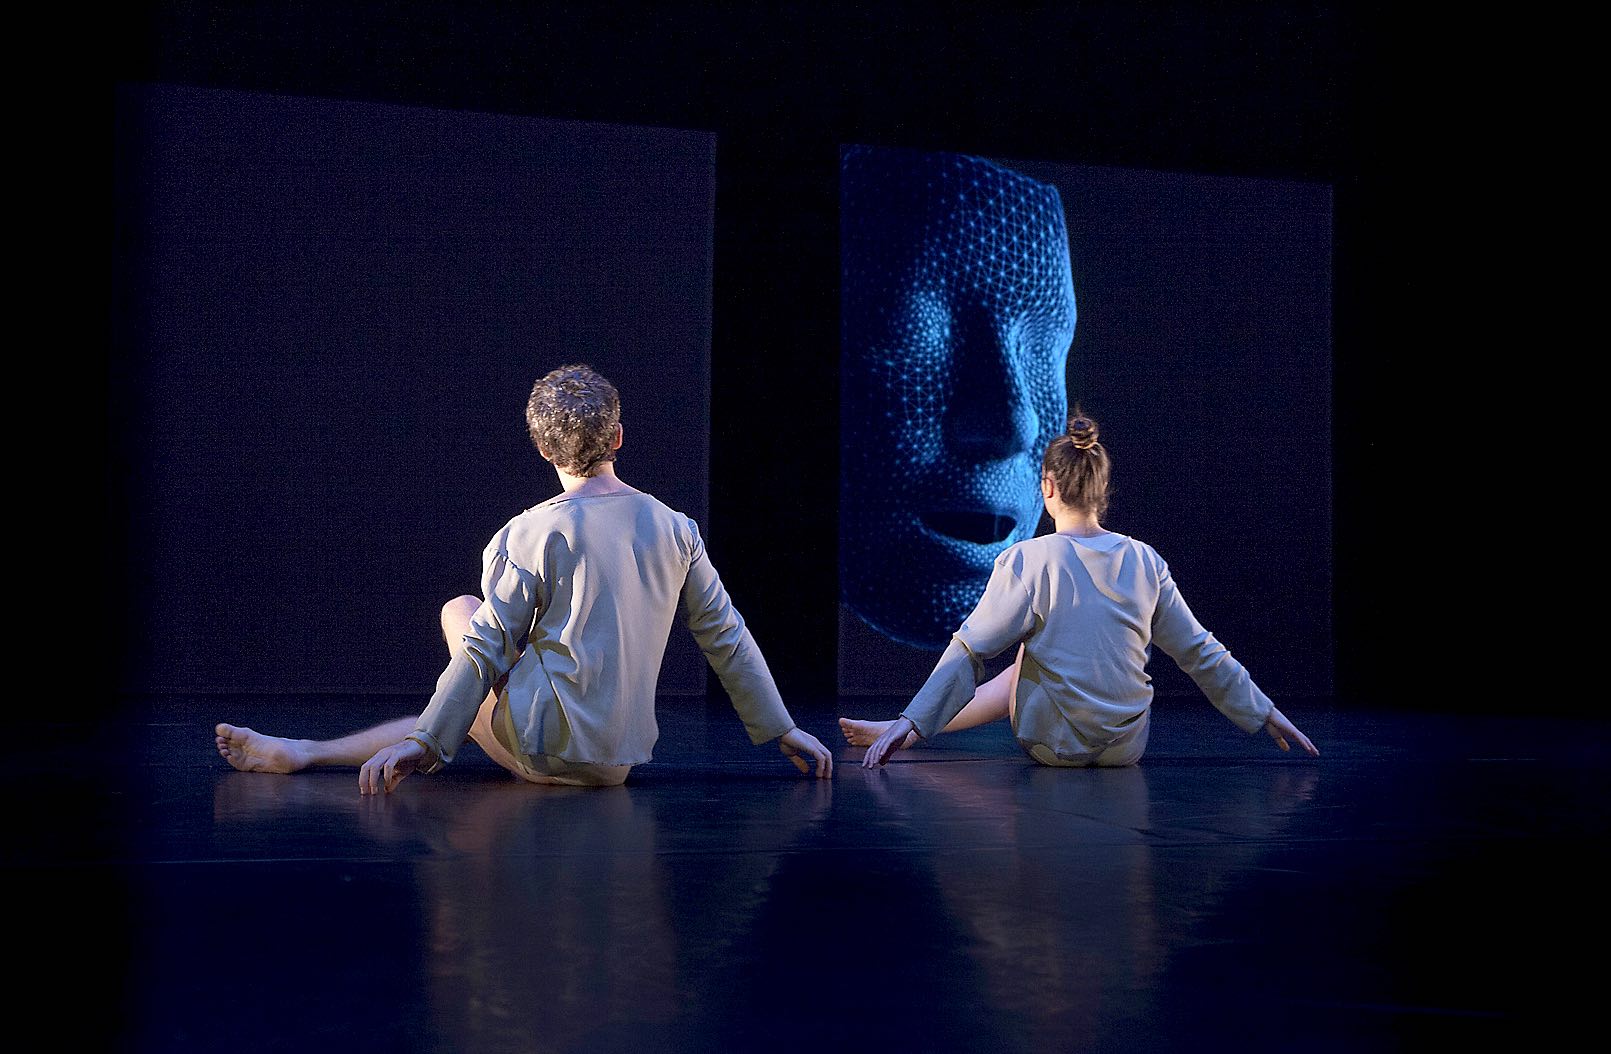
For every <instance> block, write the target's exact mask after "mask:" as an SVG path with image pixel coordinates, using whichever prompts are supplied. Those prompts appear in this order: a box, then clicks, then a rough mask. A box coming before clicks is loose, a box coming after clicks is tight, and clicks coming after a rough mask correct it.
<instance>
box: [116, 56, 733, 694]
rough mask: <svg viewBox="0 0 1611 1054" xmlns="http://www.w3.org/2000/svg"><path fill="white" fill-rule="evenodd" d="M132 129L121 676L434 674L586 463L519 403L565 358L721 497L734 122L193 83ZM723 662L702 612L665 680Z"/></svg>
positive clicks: (119, 325)
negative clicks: (729, 129) (452, 107)
mask: <svg viewBox="0 0 1611 1054" xmlns="http://www.w3.org/2000/svg"><path fill="white" fill-rule="evenodd" d="M116 129H117V152H116V162H117V181H116V189H117V223H118V227H117V231H118V235H117V251H116V255H115V258H114V267H115V272H114V285H115V290H116V300H115V305H116V306H115V313H114V357H113V362H112V380H113V391H114V415H113V434H114V440H115V442H114V450H115V453H114V461H113V470H114V475H115V484H116V485H120V486H121V488H122V492H123V496H124V500H125V501H126V504H127V507H128V509H129V512H130V519H131V525H130V527H131V529H130V532H129V535H128V538H127V553H126V564H127V567H128V577H129V586H130V597H129V603H128V607H129V609H130V610H129V611H128V615H129V617H128V618H127V619H126V620H125V621H124V625H125V626H126V627H127V629H126V632H125V634H124V636H123V637H122V639H121V644H122V646H123V647H124V649H125V651H126V653H127V654H126V661H125V663H124V665H123V667H122V669H123V676H122V682H121V683H122V687H124V688H126V689H129V690H143V691H144V690H187V691H189V690H194V691H226V690H227V691H319V690H328V691H359V692H409V693H428V692H429V690H430V688H431V686H432V684H433V683H434V679H435V676H436V674H437V673H438V672H440V669H441V667H442V665H443V663H444V662H445V659H446V651H445V649H444V646H443V644H442V641H441V638H440V631H439V629H438V625H437V613H438V609H439V608H440V606H441V604H442V602H443V601H444V600H446V599H447V598H448V597H451V596H453V595H456V594H459V593H475V592H478V591H479V572H480V554H481V550H482V547H483V546H484V545H485V544H486V542H487V539H488V538H489V537H490V536H491V535H492V534H493V532H495V531H496V530H497V529H498V528H499V527H500V526H501V525H502V524H503V523H504V522H505V521H506V520H507V519H508V518H509V517H511V516H513V515H515V514H516V513H518V512H520V510H522V509H524V508H527V507H529V506H531V505H533V504H536V503H537V502H539V501H541V500H543V499H545V498H547V497H549V496H550V495H552V494H553V493H555V492H556V491H557V490H558V483H557V480H556V479H555V476H554V474H553V471H552V469H551V468H549V466H548V465H547V464H545V463H544V462H542V461H541V460H540V459H539V458H538V456H537V454H536V451H535V450H534V449H533V448H532V446H531V444H530V441H529V440H528V438H527V436H526V433H525V426H524V422H523V418H522V414H523V410H524V406H525V401H526V397H527V394H528V393H529V391H530V388H531V384H532V381H533V379H534V378H535V377H537V376H538V375H540V374H542V373H543V372H545V371H547V370H549V369H551V368H553V367H555V366H558V365H561V364H563V363H566V362H572V361H585V362H588V363H591V364H592V365H594V366H595V367H596V368H598V369H599V370H600V371H602V372H603V373H604V374H605V375H606V376H608V377H610V378H611V379H612V380H613V381H614V382H615V383H616V385H617V386H618V387H619V389H620V391H621V396H622V402H623V423H624V427H625V433H626V443H625V445H624V447H623V449H622V452H621V455H620V460H619V462H618V467H619V470H620V473H621V475H622V477H623V478H624V479H626V480H628V481H629V482H632V483H634V484H637V485H640V486H642V487H644V488H646V489H649V490H651V491H653V492H654V493H655V494H657V495H658V496H659V497H660V498H661V499H662V500H664V501H665V502H666V503H667V504H669V505H671V506H672V507H673V508H677V509H680V510H682V511H684V512H686V513H688V514H689V515H692V516H694V517H696V518H698V519H700V520H703V519H704V516H705V512H706V506H707V498H708V488H707V479H706V465H707V451H708V429H707V424H706V422H707V419H708V406H709V381H710V378H709V348H710V297H711V231H712V223H713V200H714V189H715V183H714V180H715V175H714V161H715V158H714V152H715V141H714V137H713V136H712V135H709V134H706V133H701V132H688V131H673V130H665V129H650V128H636V127H617V126H609V125H598V124H583V123H576V122H563V121H548V120H539V119H533V118H527V117H509V116H494V115H488V114H476V113H449V112H443V111H436V110H428V109H417V108H406V107H398V106H387V105H374V104H367V103H353V102H335V101H330V100H317V99H302V98H287V97H275V96H268V95H260V94H248V93H239V92H227V91H212V90H204V89H192V88H178V87H166V86H163V87H155V86H142V87H125V88H123V89H120V91H119V93H118V96H117V125H116ZM712 550H713V552H714V553H715V554H716V555H717V558H718V561H719V556H720V552H721V549H720V545H719V542H713V544H712ZM703 670H704V666H703V662H702V661H701V659H700V658H699V656H698V654H697V652H696V651H695V649H694V648H693V647H692V645H691V642H690V641H688V640H687V639H686V634H674V639H673V642H672V647H671V649H670V650H669V651H668V654H667V658H666V665H665V668H664V672H663V676H662V682H661V683H662V687H663V688H664V689H665V690H667V691H669V692H700V691H703V688H704V672H703Z"/></svg>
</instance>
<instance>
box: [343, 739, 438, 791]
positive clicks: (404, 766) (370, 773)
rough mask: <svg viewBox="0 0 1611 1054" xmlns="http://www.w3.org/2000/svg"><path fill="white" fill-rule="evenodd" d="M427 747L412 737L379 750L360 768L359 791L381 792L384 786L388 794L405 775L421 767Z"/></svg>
mask: <svg viewBox="0 0 1611 1054" xmlns="http://www.w3.org/2000/svg"><path fill="white" fill-rule="evenodd" d="M425 754H426V751H425V748H424V747H422V746H420V745H419V744H418V743H417V742H415V741H414V740H412V739H405V740H403V741H402V742H401V743H393V744H392V745H391V746H389V747H386V748H385V749H383V750H380V751H377V752H376V753H375V756H374V757H372V758H370V759H369V760H368V761H366V762H364V767H363V768H361V769H359V770H358V793H359V794H379V793H380V792H381V789H382V788H384V789H385V791H386V793H387V794H390V793H391V792H392V790H393V789H394V788H395V787H396V786H397V785H398V784H399V783H401V782H403V777H404V776H407V775H408V774H409V773H410V772H413V771H414V770H415V769H417V768H419V767H420V764H421V763H422V762H424V761H425Z"/></svg>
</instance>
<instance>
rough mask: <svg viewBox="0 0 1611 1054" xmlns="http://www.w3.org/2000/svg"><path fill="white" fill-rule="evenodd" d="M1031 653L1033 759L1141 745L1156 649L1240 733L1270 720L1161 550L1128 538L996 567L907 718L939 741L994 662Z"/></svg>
mask: <svg viewBox="0 0 1611 1054" xmlns="http://www.w3.org/2000/svg"><path fill="white" fill-rule="evenodd" d="M1020 642H1022V643H1023V645H1024V661H1023V666H1022V670H1021V673H1020V675H1019V680H1018V695H1017V709H1016V714H1015V717H1014V722H1013V731H1014V733H1015V734H1016V735H1017V737H1018V739H1019V741H1020V742H1021V743H1022V744H1023V745H1024V747H1025V749H1030V748H1032V747H1035V746H1037V745H1038V746H1041V747H1044V748H1045V749H1046V750H1049V751H1051V753H1052V754H1053V755H1054V756H1056V757H1058V758H1066V759H1070V760H1074V759H1082V758H1088V757H1089V756H1091V755H1092V754H1094V753H1097V752H1100V751H1102V750H1105V749H1107V748H1109V747H1111V746H1113V745H1114V744H1116V743H1123V742H1126V741H1131V740H1133V739H1134V738H1135V736H1136V734H1137V732H1138V731H1139V725H1140V722H1142V721H1144V720H1145V715H1146V712H1147V707H1148V706H1149V705H1150V704H1151V703H1152V678H1150V677H1149V676H1148V675H1147V672H1146V665H1147V654H1148V652H1147V649H1148V648H1149V647H1150V646H1151V645H1153V644H1156V645H1157V646H1158V647H1159V648H1161V649H1162V650H1163V652H1164V654H1166V655H1168V656H1169V657H1170V658H1172V659H1174V660H1175V662H1176V663H1178V664H1179V665H1180V668H1181V669H1183V670H1185V671H1186V673H1187V674H1189V675H1190V676H1191V678H1192V680H1193V681H1195V682H1196V684H1197V687H1198V688H1200V689H1202V692H1203V694H1204V695H1206V696H1207V697H1208V700H1209V702H1211V703H1213V704H1214V706H1215V707H1216V708H1217V709H1218V710H1219V711H1220V712H1221V713H1222V714H1224V715H1225V716H1226V717H1228V718H1230V720H1231V721H1232V722H1233V723H1235V724H1236V726H1237V727H1238V728H1241V729H1242V730H1243V731H1245V732H1256V731H1258V730H1259V729H1260V728H1261V727H1263V725H1264V721H1265V719H1266V718H1267V717H1269V715H1270V709H1271V706H1272V704H1271V702H1270V699H1269V697H1268V696H1266V695H1265V694H1264V693H1263V692H1262V691H1260V690H1259V688H1258V686H1257V685H1256V684H1254V683H1253V679H1252V677H1250V676H1249V675H1248V672H1247V670H1246V669H1245V668H1244V667H1243V666H1242V664H1241V663H1239V662H1237V661H1236V660H1235V659H1234V658H1232V657H1231V653H1230V652H1229V651H1228V650H1226V648H1225V646H1224V645H1223V644H1221V643H1220V642H1219V641H1217V640H1215V639H1214V635H1213V634H1211V633H1209V632H1208V631H1207V630H1206V629H1204V628H1203V627H1202V625H1201V624H1200V623H1199V622H1198V621H1197V619H1196V618H1195V617H1194V616H1193V615H1192V613H1191V609H1190V608H1188V607H1187V606H1186V601H1185V600H1184V599H1183V598H1182V597H1181V595H1180V590H1179V589H1177V588H1176V587H1175V582H1174V579H1173V578H1172V577H1171V576H1170V574H1169V565H1168V564H1166V563H1164V560H1163V558H1162V557H1161V556H1159V555H1158V553H1157V551H1156V550H1155V549H1153V548H1152V546H1150V545H1147V544H1146V543H1145V542H1140V541H1137V540H1136V539H1134V538H1129V537H1126V536H1125V535H1122V534H1105V535H1098V536H1096V537H1094V538H1079V539H1076V538H1075V537H1074V536H1072V535H1067V534H1050V535H1045V536H1042V537H1040V538H1034V539H1031V540H1029V541H1026V542H1020V543H1018V544H1017V545H1014V546H1012V547H1011V548H1009V549H1008V550H1007V551H1006V552H1004V553H1002V554H1001V556H1000V557H998V558H997V559H996V562H995V566H994V568H993V569H992V571H991V575H990V581H989V584H988V585H986V587H985V592H984V596H983V597H981V598H980V599H979V603H978V605H977V606H976V607H975V608H974V610H973V613H972V614H971V615H969V616H968V618H967V620H966V621H965V622H963V623H962V627H961V628H960V629H958V630H957V631H956V633H955V634H953V635H952V637H951V643H950V644H949V645H948V646H947V648H946V650H945V653H944V654H943V655H942V656H941V657H940V661H939V663H938V664H937V665H936V666H935V667H934V672H933V673H932V674H930V675H929V679H928V681H927V682H925V683H924V685H923V687H922V688H921V689H920V690H919V691H918V693H917V695H916V696H915V697H914V698H913V699H912V702H911V704H910V705H908V706H907V707H906V709H905V711H904V716H906V717H908V718H910V719H911V721H912V723H913V724H914V725H916V726H917V731H918V734H919V735H922V736H924V737H928V736H932V735H934V734H935V733H936V732H938V731H940V729H942V728H944V727H945V725H946V723H947V722H949V721H950V720H951V718H953V717H955V716H956V714H957V712H958V711H959V710H961V709H962V708H963V707H964V706H965V705H967V703H968V700H969V699H971V698H972V697H973V693H974V690H975V689H976V688H977V687H978V684H979V681H980V680H981V679H982V678H983V675H984V666H983V663H984V660H986V659H989V658H992V657H994V656H996V655H999V654H1000V653H1001V652H1003V651H1005V650H1006V649H1008V648H1010V647H1012V646H1013V645H1016V644H1018V643H1020Z"/></svg>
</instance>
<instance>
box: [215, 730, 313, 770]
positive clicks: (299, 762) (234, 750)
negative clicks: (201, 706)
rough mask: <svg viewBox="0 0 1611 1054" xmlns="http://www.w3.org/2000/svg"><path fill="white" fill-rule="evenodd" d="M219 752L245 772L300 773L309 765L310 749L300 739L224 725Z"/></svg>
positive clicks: (219, 734) (220, 732)
mask: <svg viewBox="0 0 1611 1054" xmlns="http://www.w3.org/2000/svg"><path fill="white" fill-rule="evenodd" d="M213 731H214V732H215V733H217V739H218V753H219V754H221V755H222V756H223V758H224V760H225V761H227V762H229V763H230V764H231V765H232V766H234V767H235V768H237V769H239V770H240V771H242V772H300V771H302V770H303V769H305V768H307V767H308V764H309V758H308V752H307V749H306V748H305V747H304V746H303V745H302V742H301V741H300V740H296V739H281V738H280V737H279V736H265V735H263V734H262V733H261V732H253V731H252V730H251V729H250V728H237V727H235V726H234V725H224V724H221V725H219V726H218V727H217V728H215V729H213Z"/></svg>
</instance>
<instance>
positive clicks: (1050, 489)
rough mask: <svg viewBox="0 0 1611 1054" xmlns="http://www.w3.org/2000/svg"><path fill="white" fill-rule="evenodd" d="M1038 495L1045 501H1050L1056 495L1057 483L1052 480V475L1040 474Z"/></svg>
mask: <svg viewBox="0 0 1611 1054" xmlns="http://www.w3.org/2000/svg"><path fill="white" fill-rule="evenodd" d="M1040 496H1041V497H1042V498H1043V499H1045V500H1046V501H1051V500H1052V499H1053V498H1055V497H1057V484H1056V483H1054V482H1052V477H1050V476H1042V477H1041V478H1040Z"/></svg>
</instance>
